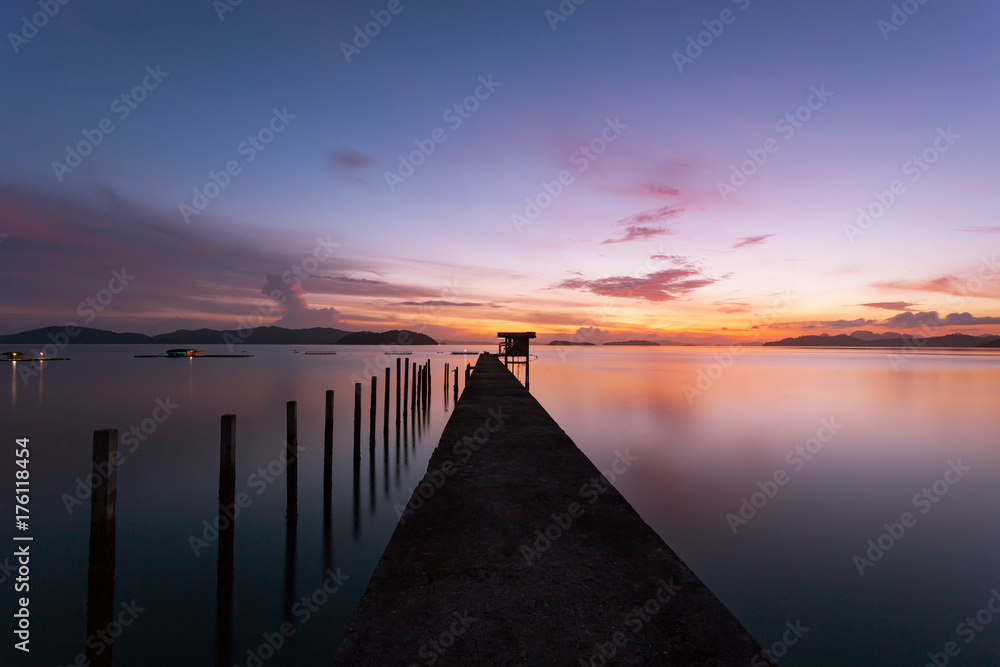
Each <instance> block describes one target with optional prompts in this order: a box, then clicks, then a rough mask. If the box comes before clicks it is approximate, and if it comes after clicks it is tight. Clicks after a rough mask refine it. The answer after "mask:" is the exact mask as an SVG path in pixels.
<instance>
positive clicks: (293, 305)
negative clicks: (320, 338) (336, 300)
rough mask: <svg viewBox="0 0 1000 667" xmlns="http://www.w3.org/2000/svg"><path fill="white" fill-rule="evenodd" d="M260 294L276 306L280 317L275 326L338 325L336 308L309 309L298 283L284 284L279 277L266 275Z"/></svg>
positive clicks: (294, 327)
mask: <svg viewBox="0 0 1000 667" xmlns="http://www.w3.org/2000/svg"><path fill="white" fill-rule="evenodd" d="M261 292H263V294H264V295H265V296H267V297H268V298H269V299H273V300H274V301H275V302H276V303H277V304H278V309H279V313H280V314H281V317H280V318H279V319H278V320H277V321H276V322H273V324H274V325H275V326H279V327H285V328H286V329H309V328H312V327H334V326H337V325H338V324H340V313H339V312H338V311H337V309H336V308H310V307H309V304H308V303H306V299H305V296H303V294H302V287H301V286H300V285H299V283H298V282H290V283H286V282H285V281H283V280H282V279H281V276H277V275H268V276H267V280H266V282H265V283H264V287H263V288H262V289H261ZM279 295H280V296H279ZM276 297H277V298H276Z"/></svg>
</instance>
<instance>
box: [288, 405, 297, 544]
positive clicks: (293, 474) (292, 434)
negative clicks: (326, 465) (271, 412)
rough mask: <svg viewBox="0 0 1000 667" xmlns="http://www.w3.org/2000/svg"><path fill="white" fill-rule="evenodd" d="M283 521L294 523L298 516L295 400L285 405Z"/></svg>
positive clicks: (289, 523)
mask: <svg viewBox="0 0 1000 667" xmlns="http://www.w3.org/2000/svg"><path fill="white" fill-rule="evenodd" d="M285 423H286V428H285V430H286V433H287V435H286V438H285V523H286V524H288V525H292V524H294V523H295V522H296V521H297V520H298V518H299V426H298V407H297V403H296V402H295V401H288V403H287V404H286V405H285Z"/></svg>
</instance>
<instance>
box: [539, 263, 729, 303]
mask: <svg viewBox="0 0 1000 667" xmlns="http://www.w3.org/2000/svg"><path fill="white" fill-rule="evenodd" d="M677 259H678V260H683V259H684V258H677ZM678 263H679V264H680V266H677V267H675V268H671V269H665V270H663V271H656V272H653V273H650V274H648V275H645V276H611V277H608V278H598V279H597V280H584V279H582V278H571V279H569V280H564V281H562V282H561V283H559V284H557V285H554V286H553V289H569V290H577V291H581V292H592V293H594V294H599V295H601V296H610V297H620V298H627V299H645V300H646V301H673V300H675V299H679V298H681V297H683V296H687V295H688V294H690V293H691V292H693V291H694V290H696V289H698V288H700V287H707V286H708V285H712V284H714V283H716V282H718V279H716V278H709V277H707V276H705V275H703V274H702V272H701V270H700V269H698V268H697V267H695V266H694V265H693V264H691V263H690V262H687V261H686V260H684V261H683V262H678Z"/></svg>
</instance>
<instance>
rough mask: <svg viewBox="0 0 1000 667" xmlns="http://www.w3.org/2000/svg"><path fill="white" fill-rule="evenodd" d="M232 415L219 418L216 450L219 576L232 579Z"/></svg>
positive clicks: (234, 497)
mask: <svg viewBox="0 0 1000 667" xmlns="http://www.w3.org/2000/svg"><path fill="white" fill-rule="evenodd" d="M235 505H236V415H222V428H221V442H220V451H219V577H220V580H221V578H222V577H223V576H228V577H229V579H230V582H231V581H232V576H233V538H234V535H235V532H236V525H235V524H236V522H235V520H234V519H233V515H234V514H236V511H235Z"/></svg>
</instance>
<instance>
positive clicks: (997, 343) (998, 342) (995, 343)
mask: <svg viewBox="0 0 1000 667" xmlns="http://www.w3.org/2000/svg"><path fill="white" fill-rule="evenodd" d="M979 347H1000V336H997V337H996V338H994V339H993V340H988V341H986V342H985V343H980V344H979Z"/></svg>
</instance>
